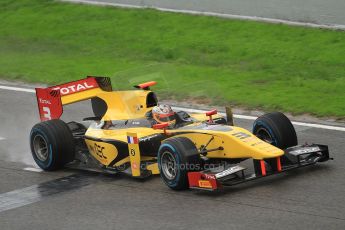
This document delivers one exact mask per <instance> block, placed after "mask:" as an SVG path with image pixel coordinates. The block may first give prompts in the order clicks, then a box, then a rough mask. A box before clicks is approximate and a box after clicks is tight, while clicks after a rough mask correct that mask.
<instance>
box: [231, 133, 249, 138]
mask: <svg viewBox="0 0 345 230" xmlns="http://www.w3.org/2000/svg"><path fill="white" fill-rule="evenodd" d="M232 135H233V136H235V137H237V138H239V139H246V138H248V137H251V135H249V134H248V133H244V132H238V133H234V134H232Z"/></svg>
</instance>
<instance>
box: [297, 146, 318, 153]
mask: <svg viewBox="0 0 345 230" xmlns="http://www.w3.org/2000/svg"><path fill="white" fill-rule="evenodd" d="M318 151H321V149H320V148H319V147H307V148H302V149H297V150H294V151H291V152H290V154H304V153H312V152H318Z"/></svg>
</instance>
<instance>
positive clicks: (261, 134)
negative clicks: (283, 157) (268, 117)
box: [256, 128, 274, 144]
mask: <svg viewBox="0 0 345 230" xmlns="http://www.w3.org/2000/svg"><path fill="white" fill-rule="evenodd" d="M256 136H257V137H258V138H260V139H261V140H263V141H265V142H267V143H269V144H274V140H273V138H272V136H271V134H270V133H269V132H268V131H267V130H266V129H264V128H259V129H258V130H257V131H256Z"/></svg>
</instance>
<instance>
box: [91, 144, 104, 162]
mask: <svg viewBox="0 0 345 230" xmlns="http://www.w3.org/2000/svg"><path fill="white" fill-rule="evenodd" d="M90 149H92V150H93V152H94V153H95V154H96V155H97V156H99V157H100V158H103V159H107V157H106V156H104V153H103V150H104V149H105V147H104V146H100V145H98V144H97V143H95V144H94V145H93V146H91V145H90Z"/></svg>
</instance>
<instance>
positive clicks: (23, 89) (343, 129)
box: [0, 85, 345, 132]
mask: <svg viewBox="0 0 345 230" xmlns="http://www.w3.org/2000/svg"><path fill="white" fill-rule="evenodd" d="M0 89H5V90H11V91H19V92H28V93H35V90H33V89H27V88H19V87H12V86H5V85H0ZM174 108H175V109H178V110H184V111H186V112H190V113H204V112H205V110H201V109H189V108H182V107H174ZM220 114H222V115H225V114H224V113H220ZM234 118H238V119H244V120H255V119H256V118H257V117H255V116H247V115H240V114H234ZM292 123H293V124H294V125H299V126H306V127H313V128H319V129H329V130H337V131H343V132H345V127H339V126H331V125H321V124H314V123H304V122H297V121H293V122H292Z"/></svg>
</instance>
